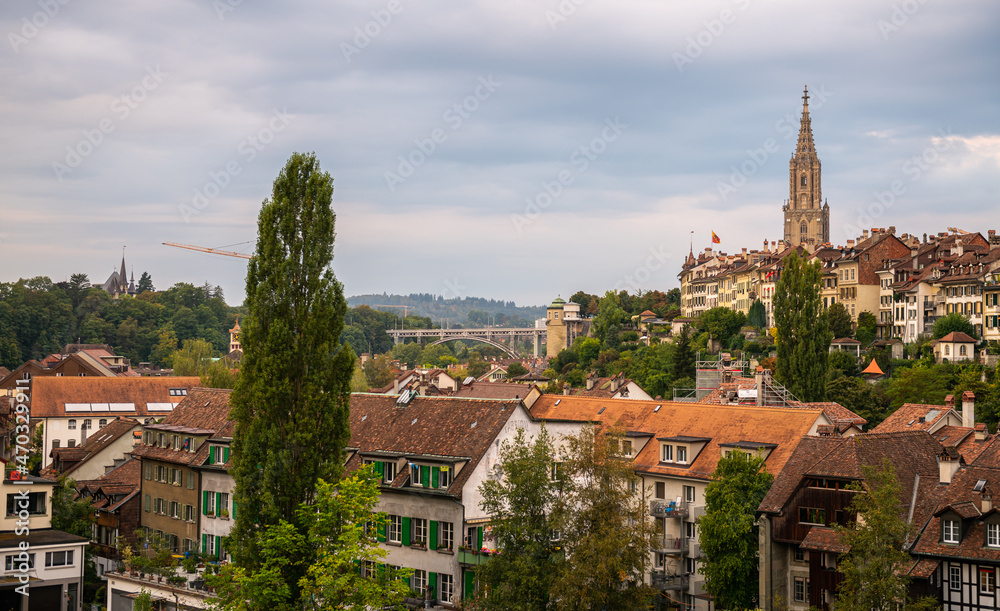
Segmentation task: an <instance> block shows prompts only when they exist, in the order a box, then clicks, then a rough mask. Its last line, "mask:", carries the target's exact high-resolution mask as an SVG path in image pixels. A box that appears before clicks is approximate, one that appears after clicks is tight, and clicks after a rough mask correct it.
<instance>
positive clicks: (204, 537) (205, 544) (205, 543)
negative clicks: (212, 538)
mask: <svg viewBox="0 0 1000 611" xmlns="http://www.w3.org/2000/svg"><path fill="white" fill-rule="evenodd" d="M201 552H202V553H203V554H207V553H208V535H202V536H201Z"/></svg>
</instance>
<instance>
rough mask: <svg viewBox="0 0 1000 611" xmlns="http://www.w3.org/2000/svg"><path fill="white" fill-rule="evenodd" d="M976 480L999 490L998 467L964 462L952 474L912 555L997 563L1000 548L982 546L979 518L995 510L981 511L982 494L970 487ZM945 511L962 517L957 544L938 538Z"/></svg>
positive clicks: (999, 474)
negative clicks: (965, 463)
mask: <svg viewBox="0 0 1000 611" xmlns="http://www.w3.org/2000/svg"><path fill="white" fill-rule="evenodd" d="M993 445H996V444H993ZM980 480H985V481H986V487H987V488H988V489H991V490H992V491H994V492H995V491H996V490H1000V469H997V468H995V467H992V466H990V467H984V466H979V465H978V464H973V465H966V466H964V467H962V468H961V469H959V470H958V472H956V473H955V475H954V477H953V478H952V480H951V483H950V484H948V485H947V486H946V487H943V488H944V490H943V491H942V492H941V493H940V500H939V502H938V506H937V508H936V511H935V512H934V516H933V517H932V518H931V519H930V520H929V521H928V522H927V523H926V526H925V527H924V528H923V530H922V532H921V534H920V537H919V538H918V539H917V541H916V544H915V545H914V547H913V553H914V554H916V555H919V556H935V557H939V558H962V559H967V560H972V561H973V562H974V561H976V560H983V561H987V562H991V563H997V562H1000V548H990V547H986V546H984V545H983V542H984V541H985V540H986V532H985V530H986V527H985V524H984V522H983V519H982V517H985V516H989V515H992V514H994V513H996V510H995V509H992V510H989V511H986V512H983V511H982V509H983V506H982V494H981V493H979V492H976V491H975V490H974V489H975V486H976V484H977V483H978V482H979V481H980ZM949 511H954V512H955V513H956V514H958V515H959V516H961V517H962V518H964V519H963V520H962V529H961V539H960V541H959V543H957V544H954V543H943V542H942V541H941V520H942V518H943V517H944V516H945V514H947V513H948V512H949Z"/></svg>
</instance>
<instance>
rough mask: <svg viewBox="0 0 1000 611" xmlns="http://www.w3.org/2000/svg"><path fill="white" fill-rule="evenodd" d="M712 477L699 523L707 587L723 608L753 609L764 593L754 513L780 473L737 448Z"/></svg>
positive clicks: (725, 458)
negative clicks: (760, 584) (774, 473)
mask: <svg viewBox="0 0 1000 611" xmlns="http://www.w3.org/2000/svg"><path fill="white" fill-rule="evenodd" d="M712 478H713V479H712V481H711V482H710V483H709V484H708V487H707V488H706V489H705V515H704V516H702V518H701V519H700V520H699V522H698V529H699V531H700V533H701V534H700V539H699V540H700V542H701V550H702V555H703V559H702V563H701V570H702V573H703V574H704V575H705V589H706V590H707V591H708V592H709V593H711V594H712V595H713V596H714V597H715V601H716V606H717V608H719V609H752V608H754V607H755V606H757V597H758V586H757V581H758V572H757V523H756V521H755V519H754V513H755V512H756V511H757V507H758V506H759V505H760V503H761V501H763V500H764V495H766V494H767V491H768V490H769V489H770V488H771V483H772V482H773V481H774V476H772V475H771V474H770V473H768V472H767V471H766V470H765V468H764V459H762V458H760V457H758V456H756V455H753V454H749V453H746V452H739V451H737V452H731V453H730V454H729V456H725V457H723V458H721V459H720V460H719V463H718V465H717V466H716V469H715V473H713V474H712Z"/></svg>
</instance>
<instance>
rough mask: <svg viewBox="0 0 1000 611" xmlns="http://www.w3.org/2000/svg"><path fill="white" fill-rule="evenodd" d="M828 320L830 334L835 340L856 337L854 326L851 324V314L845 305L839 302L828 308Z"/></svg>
mask: <svg viewBox="0 0 1000 611" xmlns="http://www.w3.org/2000/svg"><path fill="white" fill-rule="evenodd" d="M826 318H827V321H829V325H830V333H831V334H832V335H833V337H834V338H835V339H841V338H845V337H847V338H849V337H853V336H854V324H853V323H852V322H851V314H850V313H849V312H848V311H847V308H845V307H844V304H842V303H840V302H837V303H835V304H833V305H831V306H830V307H829V308H827V309H826Z"/></svg>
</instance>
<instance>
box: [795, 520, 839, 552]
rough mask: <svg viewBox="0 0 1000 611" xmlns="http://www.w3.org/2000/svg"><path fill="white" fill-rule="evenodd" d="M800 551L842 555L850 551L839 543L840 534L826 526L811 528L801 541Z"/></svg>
mask: <svg viewBox="0 0 1000 611" xmlns="http://www.w3.org/2000/svg"><path fill="white" fill-rule="evenodd" d="M802 549H806V550H809V551H811V552H833V553H835V554H843V553H846V552H849V551H850V550H851V548H850V547H848V546H847V545H845V544H843V543H841V542H840V533H838V532H837V531H835V530H834V529H832V528H828V527H826V526H813V527H812V528H810V529H809V533H808V534H807V535H806V538H805V539H803V540H802Z"/></svg>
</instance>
